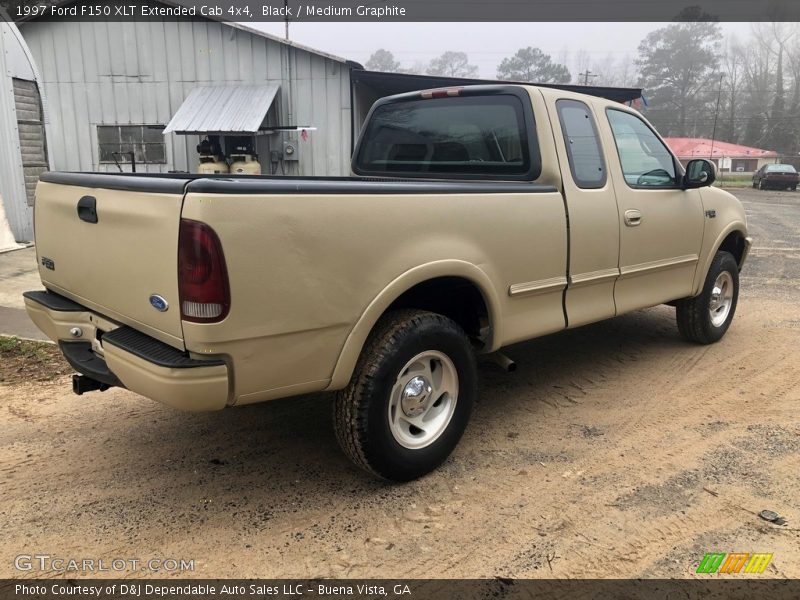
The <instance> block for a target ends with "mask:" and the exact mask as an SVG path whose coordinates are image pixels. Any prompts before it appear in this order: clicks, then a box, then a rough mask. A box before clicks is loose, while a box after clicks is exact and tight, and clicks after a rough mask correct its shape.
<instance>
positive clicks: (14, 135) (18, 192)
mask: <svg viewBox="0 0 800 600" xmlns="http://www.w3.org/2000/svg"><path fill="white" fill-rule="evenodd" d="M37 81H38V74H37V71H36V67H35V65H34V64H33V62H32V59H31V56H30V54H29V53H28V49H27V48H26V47H25V43H24V40H23V38H22V36H21V35H20V33H19V31H18V30H17V29H16V26H15V25H13V24H11V23H4V22H0V195H2V197H3V207H4V209H5V213H6V217H7V219H8V222H9V225H10V226H11V231H12V232H13V234H14V238H15V239H16V240H17V241H18V242H19V241H30V240H32V239H33V206H32V203H29V202H28V194H27V193H26V187H25V168H24V164H23V158H24V157H23V151H25V152H29V151H30V149H31V148H30V144H29V143H28V142H30V140H29V139H27V138H26V139H24V140H23V142H26V143H25V144H22V143H21V142H20V124H19V123H18V121H19V120H23V121H24V120H25V117H27V116H29V115H26V114H18V110H17V106H18V105H20V106H22V103H21V102H20V98H19V92H20V89H21V88H22V87H27V88H28V91H29V92H31V93H35V92H36V91H38V88H37ZM15 83H16V85H15ZM15 87H16V88H17V97H15ZM40 129H41V127H40ZM30 133H31V132H29V131H26V132H23V137H25V136H27V135H29V134H30ZM23 146H24V147H23ZM26 157H27V158H30V157H29V156H28V155H27V154H26ZM41 158H42V161H41V164H43V165H46V164H47V163H46V156H42V157H41ZM43 168H45V167H43Z"/></svg>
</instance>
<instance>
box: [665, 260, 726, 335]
mask: <svg viewBox="0 0 800 600" xmlns="http://www.w3.org/2000/svg"><path fill="white" fill-rule="evenodd" d="M715 288H716V289H715ZM718 292H720V293H718ZM720 297H721V301H720ZM726 299H727V300H726ZM738 299H739V265H738V264H737V263H736V259H735V258H733V255H732V254H731V253H730V252H724V251H720V252H717V254H716V255H715V256H714V260H712V261H711V266H710V267H709V269H708V274H707V275H706V281H705V283H704V284H703V291H702V292H700V295H699V296H695V297H694V298H684V299H683V300H679V301H678V302H677V303H676V305H675V316H676V318H677V321H678V331H680V334H681V336H683V337H684V338H685V339H686V340H688V341H690V342H697V343H698V344H713V343H714V342H718V341H719V340H721V339H722V336H724V335H725V332H726V331H728V327H730V325H731V321H732V320H733V315H734V314H735V313H736V304H737V302H738ZM712 300H713V302H714V304H713V305H712Z"/></svg>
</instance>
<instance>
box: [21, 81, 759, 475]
mask: <svg viewBox="0 0 800 600" xmlns="http://www.w3.org/2000/svg"><path fill="white" fill-rule="evenodd" d="M352 168H353V171H354V174H355V175H354V176H353V177H341V178H302V177H247V178H231V177H226V176H220V177H216V176H212V177H208V176H200V175H185V176H184V175H112V174H94V173H59V172H54V173H45V174H44V175H42V177H41V182H40V183H39V186H38V188H37V192H36V216H35V226H36V251H37V257H38V261H39V271H40V274H41V278H42V282H43V284H44V286H45V288H46V289H47V291H46V292H29V293H26V294H25V301H26V305H27V309H28V313H29V314H30V316H31V318H32V319H33V321H34V322H35V323H36V324H37V325H38V326H39V327H40V328H41V329H42V331H44V332H45V333H46V334H47V335H48V336H49V337H50V338H52V339H53V340H55V341H57V342H58V343H59V345H60V347H61V349H62V351H63V353H64V355H65V357H66V358H67V360H68V361H69V362H70V364H71V365H72V366H73V367H74V368H75V370H76V371H78V372H79V373H81V375H76V376H75V377H74V379H73V387H74V389H75V391H76V392H77V393H83V392H85V391H89V390H96V389H99V390H103V389H105V388H107V387H109V386H124V387H126V388H128V389H129V390H132V391H134V392H136V393H138V394H141V395H143V396H147V397H149V398H152V399H154V400H157V401H159V402H163V403H165V404H168V405H170V406H173V407H177V408H181V409H185V410H215V409H221V408H224V407H228V406H236V405H242V404H250V403H253V402H261V401H264V400H270V399H273V398H281V397H286V396H292V395H297V394H305V393H309V392H319V391H324V390H327V391H335V392H337V394H336V400H335V403H334V405H335V411H334V412H335V415H334V423H335V428H336V432H337V436H338V438H339V441H340V443H341V445H342V448H343V449H344V451H345V452H346V453H347V454H348V455H349V456H350V458H352V459H353V461H355V462H356V463H357V464H358V465H360V466H361V467H363V468H365V469H367V470H368V471H370V472H372V473H374V474H377V475H379V476H381V477H384V478H387V479H393V480H408V479H412V478H415V477H418V476H420V475H423V474H424V473H427V472H428V471H430V470H432V469H434V468H435V467H436V466H438V465H439V464H440V463H441V462H442V461H443V460H445V458H447V456H448V455H449V454H450V452H451V451H452V450H453V448H454V447H455V446H456V444H457V442H458V440H459V438H460V437H461V435H462V433H463V432H464V429H465V427H466V424H467V420H468V418H469V415H470V410H471V408H472V404H473V401H474V399H475V395H476V379H477V376H476V367H475V361H476V355H479V354H492V353H497V351H498V350H499V349H500V348H502V347H503V346H506V345H508V344H512V343H514V342H519V341H521V340H527V339H530V338H534V337H536V336H541V335H545V334H549V333H552V332H556V331H559V330H563V329H567V328H574V327H579V326H581V325H584V324H587V323H591V322H594V321H598V320H601V319H607V318H609V317H613V316H615V315H620V314H622V313H625V312H628V311H632V310H636V309H640V308H644V307H648V306H653V305H657V304H661V303H670V304H673V305H674V306H675V307H676V312H677V321H678V329H679V330H680V333H681V334H682V335H683V336H684V337H685V338H687V339H688V340H691V341H694V342H699V343H704V344H707V343H711V342H716V341H717V340H719V339H720V338H721V337H722V336H723V335H724V334H725V331H726V330H727V329H728V327H729V326H730V323H731V320H732V318H733V315H734V311H735V310H736V301H737V295H738V291H739V271H740V269H741V267H742V264H743V262H744V260H745V258H746V256H747V252H748V249H749V247H750V239H749V238H748V236H747V225H746V221H745V214H744V211H743V209H742V206H741V205H740V203H739V202H738V201H737V200H736V198H734V197H733V196H732V195H730V194H728V193H726V192H724V191H722V190H719V189H716V188H714V187H709V185H710V184H711V183H712V182H713V181H714V177H715V171H714V167H713V166H712V165H711V164H710V163H708V162H707V161H704V160H694V161H691V162H690V163H689V164H688V166H687V168H686V170H685V171H684V169H683V168H682V167H681V165H680V163H679V162H678V161H677V160H676V159H675V157H674V156H673V155H672V154H671V153H670V151H669V149H668V148H667V146H666V145H665V144H664V142H663V141H662V140H661V138H660V137H659V136H658V134H657V133H656V132H655V131H654V130H653V128H652V127H651V126H650V125H649V124H648V123H647V121H645V120H644V119H643V118H642V117H641V116H640V115H639V114H638V113H637V112H636V111H635V110H632V109H630V108H628V107H627V106H624V105H621V104H616V103H613V102H609V101H606V100H603V99H600V98H596V97H590V96H583V95H580V94H574V93H569V92H565V91H560V90H557V89H549V88H543V87H542V88H540V87H532V86H530V87H529V86H511V85H491V86H475V87H462V88H448V89H440V90H429V91H423V92H415V93H409V94H403V95H399V96H393V97H390V98H385V99H382V100H380V101H379V102H377V103H376V104H375V106H374V107H373V108H372V111H371V112H370V115H369V118H368V120H367V123H366V124H365V127H364V129H363V133H362V135H361V137H360V140H359V142H358V144H357V146H356V149H355V152H354V156H353V162H352Z"/></svg>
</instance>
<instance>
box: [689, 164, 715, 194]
mask: <svg viewBox="0 0 800 600" xmlns="http://www.w3.org/2000/svg"><path fill="white" fill-rule="evenodd" d="M716 180H717V169H716V167H715V166H714V164H713V163H712V162H710V161H708V160H706V159H704V158H697V159H695V160H690V161H689V163H688V164H687V165H686V175H684V176H683V189H685V190H689V189H692V188H699V187H705V186H707V185H711V184H712V183H714V182H715V181H716Z"/></svg>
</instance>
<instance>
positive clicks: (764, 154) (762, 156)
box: [664, 137, 778, 173]
mask: <svg viewBox="0 0 800 600" xmlns="http://www.w3.org/2000/svg"><path fill="white" fill-rule="evenodd" d="M664 141H665V142H667V146H669V147H670V149H671V150H672V151H673V152H674V153H675V156H677V157H678V160H679V161H681V163H683V165H684V166H686V163H688V162H689V161H690V160H692V159H693V158H707V159H709V160H710V161H711V162H713V163H714V164H715V165H717V168H718V169H719V170H721V171H730V172H732V173H753V172H755V171H758V170H759V169H760V168H761V167H762V166H763V165H765V164H767V163H774V162H777V160H778V153H777V152H775V151H774V150H764V149H763V148H753V147H751V146H742V145H741V144H731V143H729V142H721V141H719V140H713V141H712V140H709V139H706V138H678V137H673V138H664Z"/></svg>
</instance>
